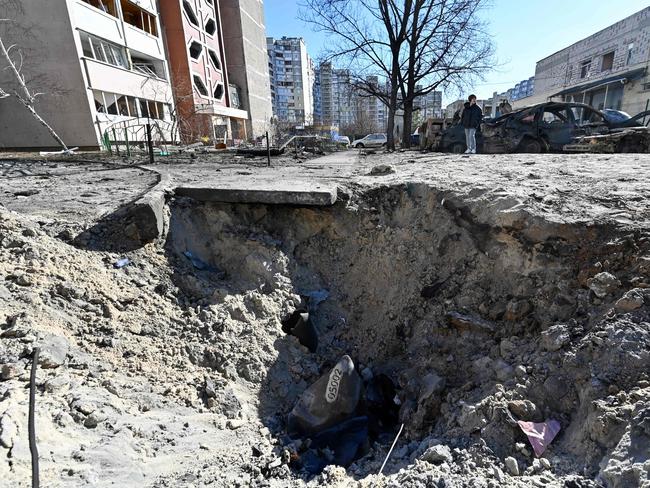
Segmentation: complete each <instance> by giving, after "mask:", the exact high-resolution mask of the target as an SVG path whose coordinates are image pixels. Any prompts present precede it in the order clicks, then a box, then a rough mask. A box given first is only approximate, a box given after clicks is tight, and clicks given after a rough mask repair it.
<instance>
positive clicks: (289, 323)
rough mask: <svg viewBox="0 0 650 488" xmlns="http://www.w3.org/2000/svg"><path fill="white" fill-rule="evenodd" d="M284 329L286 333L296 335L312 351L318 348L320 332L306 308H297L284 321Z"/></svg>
mask: <svg viewBox="0 0 650 488" xmlns="http://www.w3.org/2000/svg"><path fill="white" fill-rule="evenodd" d="M282 330H283V331H284V332H285V333H286V334H291V335H292V336H295V337H297V338H298V340H299V341H300V344H302V345H303V346H305V347H306V348H307V349H309V350H310V351H311V352H316V349H317V348H318V333H317V332H316V327H314V324H312V322H311V320H309V313H308V312H307V311H305V310H295V311H294V312H293V313H292V314H291V315H290V316H289V317H288V318H287V319H285V320H283V321H282Z"/></svg>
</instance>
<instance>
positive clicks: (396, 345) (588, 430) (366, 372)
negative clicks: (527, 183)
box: [0, 183, 650, 488]
mask: <svg viewBox="0 0 650 488" xmlns="http://www.w3.org/2000/svg"><path fill="white" fill-rule="evenodd" d="M167 212H168V223H167V228H166V232H165V236H164V237H163V238H162V239H161V240H160V241H158V242H155V243H152V244H148V245H146V246H144V247H142V248H140V249H136V250H133V251H129V252H128V253H126V254H120V253H116V252H108V251H97V250H90V249H98V248H99V246H89V248H80V247H74V246H72V245H70V244H69V243H67V242H64V241H62V240H61V239H60V238H57V237H56V236H55V235H54V233H53V232H51V231H50V229H51V227H52V226H50V225H47V222H39V221H38V219H35V218H32V217H27V216H23V215H20V214H17V213H14V212H10V211H8V210H5V209H1V208H0V239H1V241H0V275H1V276H3V278H4V279H3V281H2V282H1V283H0V307H1V308H2V316H0V321H1V320H2V319H3V318H4V319H6V323H5V324H4V325H3V326H2V329H1V331H0V334H1V339H0V341H1V342H0V363H2V364H3V367H2V380H3V381H2V382H0V396H1V397H2V403H1V404H0V415H1V417H0V427H1V429H2V430H1V432H0V444H1V445H2V446H3V448H2V449H3V452H4V455H5V457H4V459H3V461H2V462H0V479H2V480H4V481H3V482H6V483H8V485H7V486H29V484H30V462H29V450H28V445H27V434H26V431H27V400H28V390H27V389H26V388H25V387H26V385H27V380H28V377H29V365H30V360H29V355H30V353H31V350H32V349H33V347H34V346H37V345H38V346H40V347H41V348H42V351H43V353H42V356H41V358H42V359H41V365H40V367H39V370H38V377H37V384H38V394H37V409H36V414H37V437H38V444H39V450H40V453H41V479H42V482H43V483H44V484H46V485H47V486H62V487H63V486H109V485H112V486H157V487H158V486H160V487H180V486H183V487H184V486H196V487H198V486H273V487H286V486H305V485H308V486H341V487H343V486H346V487H347V486H363V487H366V486H368V487H370V486H372V487H375V486H390V487H393V486H394V487H397V486H400V487H425V486H427V487H428V486H440V487H442V486H445V487H451V486H453V487H456V486H458V487H461V486H462V487H466V486H467V487H470V486H471V487H498V486H512V487H529V486H566V487H591V486H594V487H595V486H608V487H621V488H622V487H633V486H650V460H649V455H648V453H649V452H650V371H649V369H648V364H650V307H649V305H650V284H649V283H650V229H645V228H643V226H638V225H636V226H635V225H630V226H627V227H626V226H623V225H613V224H611V223H609V224H608V223H602V224H600V223H598V224H597V223H593V224H589V225H584V224H581V223H578V222H575V223H567V222H561V221H553V220H547V219H543V218H541V217H534V216H532V215H530V214H528V213H526V212H523V211H518V209H517V208H516V205H513V202H511V201H509V199H508V198H507V197H503V198H502V199H497V200H496V201H492V202H491V203H490V206H489V208H488V206H486V204H485V201H483V200H481V199H480V198H476V199H472V198H467V197H459V196H458V195H456V194H454V193H452V192H449V191H438V190H436V189H435V188H433V187H432V186H430V185H427V184H425V183H391V184H387V185H377V186H374V187H371V188H369V187H362V186H356V185H354V184H348V185H346V187H345V189H344V190H343V191H342V192H340V193H339V200H338V201H337V203H336V204H335V205H334V206H332V207H320V208H316V207H291V206H272V205H268V206H267V205H244V204H216V203H199V202H196V201H193V200H189V199H182V198H172V199H170V200H169V201H168V206H167ZM56 235H59V234H58V233H57V234H56ZM94 238H95V239H97V240H101V239H103V237H102V236H101V235H97V236H95V237H94ZM114 244H115V245H116V246H119V242H117V243H114ZM108 247H109V246H106V248H108ZM188 251H189V252H190V253H191V255H192V256H193V257H194V258H195V259H194V261H192V260H191V259H188V257H187V256H186V253H187V252H188ZM124 256H128V258H129V259H130V264H129V265H127V266H125V267H124V268H121V269H116V268H114V267H113V263H115V262H116V261H117V260H118V259H119V258H122V257H124ZM309 297H312V299H311V305H312V306H311V318H312V320H313V322H314V325H315V327H316V329H317V331H318V335H319V346H318V349H317V350H316V351H315V352H310V351H309V350H308V349H307V348H306V347H304V346H302V345H301V344H300V343H299V341H298V339H297V338H295V337H293V336H291V335H287V334H285V333H284V332H283V331H282V323H281V322H282V320H283V319H284V318H286V317H287V316H288V315H289V314H290V313H291V312H293V311H294V310H295V309H296V308H298V307H300V306H302V305H305V304H309V303H310V299H309ZM313 297H320V298H319V299H318V300H316V302H319V303H314V300H313ZM323 297H326V298H325V299H324V300H323V301H321V300H322V298H323ZM344 354H347V355H349V356H350V357H351V358H352V360H353V361H354V363H355V367H356V369H357V370H358V371H359V372H361V373H362V375H363V377H364V381H366V382H367V380H368V379H369V378H371V377H372V376H377V375H380V374H384V375H386V376H387V377H389V378H391V379H392V381H393V382H394V384H395V386H396V390H397V395H396V402H395V403H396V405H398V407H397V408H398V409H399V414H398V419H397V424H396V425H395V426H394V429H393V430H390V431H388V432H385V433H384V435H383V436H381V437H380V438H378V439H371V442H369V443H368V445H367V446H366V449H365V451H364V452H363V455H362V456H361V457H360V458H359V459H357V460H356V461H355V462H354V463H353V464H352V465H351V466H349V467H348V468H347V469H344V468H343V467H336V466H328V467H327V468H325V470H324V471H323V472H322V473H321V474H319V475H316V476H310V475H307V474H306V473H305V472H304V471H303V470H301V463H300V459H301V456H302V455H303V454H304V453H305V450H306V447H307V446H306V445H305V443H304V442H301V441H296V440H295V439H291V438H289V436H288V435H287V425H286V420H287V415H288V413H289V411H290V410H291V409H292V408H293V406H294V405H295V403H296V401H297V400H298V398H299V397H300V395H301V394H302V392H304V391H305V389H306V388H307V387H308V386H309V385H311V384H312V383H313V382H314V381H316V380H317V379H318V378H319V377H320V376H321V375H322V374H324V373H327V372H328V371H329V370H330V369H331V367H332V366H333V365H334V364H335V363H336V362H337V361H338V359H339V358H340V357H341V356H342V355H344ZM551 419H552V420H557V421H558V422H559V423H560V426H561V430H560V433H559V434H558V436H557V437H556V438H555V439H554V440H553V442H552V443H551V444H550V446H549V447H548V448H547V450H546V452H545V453H544V455H543V457H542V458H541V459H537V458H536V457H535V455H534V454H533V453H532V449H531V446H530V445H529V443H528V441H527V439H526V437H525V435H524V434H523V433H522V431H521V429H520V428H519V426H518V424H517V420H525V421H534V422H542V421H545V420H551ZM402 423H403V424H404V432H403V433H402V435H401V437H400V439H399V441H398V443H397V445H396V446H395V449H394V450H393V452H392V454H391V456H390V458H389V461H388V463H387V465H386V468H385V469H384V472H383V474H381V475H378V474H377V473H378V471H379V468H380V466H381V464H382V462H383V461H384V459H385V457H386V454H387V452H388V448H389V447H390V442H391V441H392V439H393V438H394V435H395V434H396V431H397V427H398V426H399V425H400V424H402ZM322 455H323V456H325V457H327V455H328V453H327V452H323V453H322ZM506 458H513V459H509V460H508V463H506V462H505V460H506ZM513 463H514V464H516V468H517V470H516V471H515V469H514V466H513Z"/></svg>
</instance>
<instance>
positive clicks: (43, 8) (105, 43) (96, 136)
mask: <svg viewBox="0 0 650 488" xmlns="http://www.w3.org/2000/svg"><path fill="white" fill-rule="evenodd" d="M20 5H21V11H19V12H16V18H15V20H16V22H15V24H16V26H30V34H29V35H21V34H20V33H21V30H20V28H18V27H17V28H16V29H15V30H13V31H7V32H6V33H5V34H6V35H7V36H9V37H8V38H5V39H4V41H5V44H7V45H10V44H17V45H18V46H20V48H21V49H23V50H24V52H25V54H26V56H27V58H28V59H29V64H26V65H25V66H24V70H25V72H27V71H29V74H30V76H32V77H33V79H34V85H33V90H34V91H39V92H43V95H42V96H40V97H39V101H38V102H37V110H38V111H39V113H40V114H41V115H42V116H43V118H45V120H47V121H49V122H50V123H51V125H52V126H53V128H54V129H55V130H56V131H57V133H58V134H59V135H60V136H61V138H62V139H63V140H64V141H65V142H66V144H68V146H70V147H72V146H78V147H80V148H84V149H98V148H100V147H102V144H103V143H104V141H105V137H108V138H110V139H112V140H120V141H124V140H125V139H128V140H130V141H134V140H136V141H137V140H140V141H141V140H144V139H145V137H146V135H145V130H144V126H145V124H146V123H149V124H150V125H151V126H152V127H153V128H154V137H156V138H160V139H167V140H169V139H171V138H172V137H173V134H172V132H173V124H172V114H173V112H174V100H173V95H172V90H171V85H170V81H169V71H168V65H167V60H166V54H165V48H164V45H163V39H162V34H161V25H160V19H159V15H158V9H157V5H156V2H155V0H140V1H139V2H138V4H137V5H136V4H135V3H132V2H130V1H127V0H101V1H100V0H50V1H48V2H42V1H39V0H24V1H22V2H20ZM12 33H13V34H12ZM23 34H24V33H23ZM12 35H15V36H17V37H16V38H11V36H12ZM13 83H14V80H13V79H12V76H11V73H9V71H8V70H4V69H3V70H0V86H4V87H8V88H9V89H11V87H12V86H13ZM0 147H2V148H16V149H27V148H30V149H42V148H53V147H56V143H55V141H54V140H52V138H51V136H50V134H49V133H48V132H47V131H46V130H45V129H44V128H43V127H42V126H41V125H40V124H39V123H38V122H36V121H35V120H34V119H33V118H32V116H31V115H30V114H29V113H28V112H27V110H25V109H24V107H22V106H21V105H20V104H19V102H18V101H17V100H16V99H15V98H14V97H8V98H5V99H3V100H0Z"/></svg>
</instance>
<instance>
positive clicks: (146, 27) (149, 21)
mask: <svg viewBox="0 0 650 488" xmlns="http://www.w3.org/2000/svg"><path fill="white" fill-rule="evenodd" d="M121 5H122V15H123V16H124V22H126V23H127V24H130V25H132V26H133V27H137V28H138V29H140V30H142V31H145V32H146V33H148V34H151V35H152V36H156V37H158V26H157V24H156V17H155V16H154V15H152V14H150V13H149V12H147V11H146V10H144V9H143V8H140V7H138V6H137V5H135V4H134V3H131V2H130V1H129V0H121Z"/></svg>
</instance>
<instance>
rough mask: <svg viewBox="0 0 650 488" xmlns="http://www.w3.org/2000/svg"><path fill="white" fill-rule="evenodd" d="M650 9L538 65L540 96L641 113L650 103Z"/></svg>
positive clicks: (557, 53)
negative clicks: (649, 65) (649, 67)
mask: <svg viewBox="0 0 650 488" xmlns="http://www.w3.org/2000/svg"><path fill="white" fill-rule="evenodd" d="M649 60H650V7H647V8H645V9H643V10H641V11H640V12H637V13H636V14H634V15H631V16H629V17H627V18H625V19H623V20H621V21H619V22H616V23H615V24H613V25H611V26H609V27H607V28H605V29H603V30H601V31H599V32H596V33H595V34H593V35H591V36H589V37H587V38H585V39H582V40H581V41H578V42H576V43H574V44H572V45H570V46H569V47H566V48H564V49H562V50H560V51H558V52H556V53H553V54H551V55H550V56H547V57H546V58H544V59H541V60H540V61H538V62H537V66H536V69H535V90H534V97H533V98H535V99H536V100H537V101H545V100H549V99H556V100H566V101H572V102H584V103H587V104H589V105H591V106H593V107H595V108H600V109H602V108H613V109H619V110H624V111H626V112H629V113H630V114H632V115H633V114H635V113H637V112H640V111H642V110H644V109H646V107H647V105H648V103H649V102H648V101H649V100H650V77H649V73H648V64H649Z"/></svg>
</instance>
